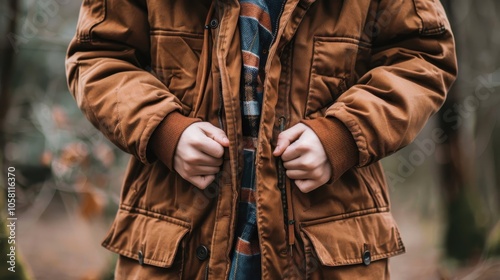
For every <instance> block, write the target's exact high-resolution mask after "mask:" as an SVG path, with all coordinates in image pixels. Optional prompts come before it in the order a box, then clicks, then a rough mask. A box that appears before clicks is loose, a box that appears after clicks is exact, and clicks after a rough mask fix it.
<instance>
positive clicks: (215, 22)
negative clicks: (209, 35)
mask: <svg viewBox="0 0 500 280" xmlns="http://www.w3.org/2000/svg"><path fill="white" fill-rule="evenodd" d="M209 26H210V28H212V29H215V28H217V27H218V26H219V21H218V20H217V19H216V18H214V19H212V20H211V21H210V24H209Z"/></svg>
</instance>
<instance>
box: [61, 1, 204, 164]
mask: <svg viewBox="0 0 500 280" xmlns="http://www.w3.org/2000/svg"><path fill="white" fill-rule="evenodd" d="M149 52H150V38H149V24H148V14H147V7H146V4H145V1H140V0H88V1H83V4H82V7H81V10H80V16H79V20H78V25H77V32H76V35H75V37H74V39H73V40H72V42H71V43H70V46H69V49H68V53H67V60H66V72H67V79H68V84H69V89H70V91H71V93H72V95H73V96H74V98H75V100H76V102H77V104H78V107H79V108H80V109H81V110H82V111H83V113H84V114H85V116H86V117H87V118H88V119H89V120H90V122H91V123H92V124H93V125H94V126H95V127H96V128H98V129H99V130H100V131H101V132H102V133H103V134H104V135H105V136H106V137H107V138H108V139H109V140H111V141H112V142H113V143H114V144H115V145H116V146H118V147H119V148H120V149H122V150H124V151H126V152H128V153H130V154H132V155H133V156H135V157H136V158H137V159H139V160H140V161H141V162H143V163H145V164H147V163H151V162H152V161H154V160H155V159H156V158H157V157H156V156H159V157H160V159H161V160H162V161H163V162H164V163H165V164H166V165H167V166H168V167H169V168H172V157H173V154H174V150H175V146H176V144H177V141H178V139H179V137H180V135H181V133H182V132H183V130H184V129H185V128H186V127H187V126H188V125H190V124H191V123H193V122H194V121H196V120H195V119H191V118H187V117H184V116H183V115H182V114H181V113H179V112H180V111H181V109H182V104H181V102H180V100H179V99H178V98H176V97H175V96H174V95H173V94H172V93H171V92H169V90H168V88H167V87H166V86H165V85H164V84H163V83H162V82H161V81H160V80H158V79H157V78H156V76H154V75H153V74H152V73H151V72H149V71H147V70H146V69H148V67H149V64H150V53H149ZM167 115H168V118H166V116H167ZM157 128H160V130H161V131H156V129H157ZM155 131H156V133H155ZM155 137H156V138H157V139H154V138H155ZM150 140H151V141H150ZM153 140H154V141H153ZM150 142H152V143H153V142H154V143H155V144H156V145H155V147H150V148H148V146H152V145H150V144H149V143H150ZM153 151H154V152H153Z"/></svg>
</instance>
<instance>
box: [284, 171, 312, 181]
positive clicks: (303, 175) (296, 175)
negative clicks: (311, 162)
mask: <svg viewBox="0 0 500 280" xmlns="http://www.w3.org/2000/svg"><path fill="white" fill-rule="evenodd" d="M286 176H288V178H290V179H292V180H306V179H312V178H311V175H310V172H308V171H305V170H297V169H294V170H287V171H286Z"/></svg>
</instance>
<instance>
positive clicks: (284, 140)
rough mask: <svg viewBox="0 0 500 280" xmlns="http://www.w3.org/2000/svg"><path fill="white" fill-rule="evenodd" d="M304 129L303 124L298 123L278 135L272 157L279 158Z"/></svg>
mask: <svg viewBox="0 0 500 280" xmlns="http://www.w3.org/2000/svg"><path fill="white" fill-rule="evenodd" d="M305 128H306V126H305V125H304V124H302V123H299V124H296V125H294V126H292V127H291V128H289V129H287V130H285V131H283V132H281V133H280V135H278V142H277V143H276V148H275V149H274V151H273V155H274V156H276V157H278V156H281V154H283V152H284V151H285V150H286V148H287V147H288V146H289V145H290V143H293V142H294V141H295V140H297V139H298V138H299V137H300V135H302V133H303V132H304V130H305Z"/></svg>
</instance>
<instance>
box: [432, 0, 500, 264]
mask: <svg viewBox="0 0 500 280" xmlns="http://www.w3.org/2000/svg"><path fill="white" fill-rule="evenodd" d="M441 2H442V3H443V5H444V6H445V9H446V10H447V12H448V17H449V19H450V22H451V24H452V27H454V31H455V38H456V41H457V53H458V61H459V69H460V71H459V72H460V75H459V78H458V80H457V82H456V84H455V86H454V87H453V88H452V90H451V91H450V93H449V95H448V98H447V100H446V102H445V104H444V105H443V108H442V109H441V110H440V111H439V126H440V128H441V129H442V130H443V131H444V132H445V135H447V139H446V142H444V143H443V144H442V145H441V146H440V153H441V158H442V161H441V162H440V164H441V165H440V170H441V182H442V184H441V185H442V188H443V193H444V199H445V204H444V205H445V207H446V214H447V229H446V232H445V236H444V246H445V251H446V253H447V255H448V256H449V257H451V258H454V259H457V260H460V261H470V260H477V259H478V258H480V257H481V256H482V255H483V253H484V252H485V251H488V248H487V247H486V246H495V245H491V244H489V245H487V244H486V239H487V235H488V230H490V231H491V232H492V234H493V235H494V236H496V237H498V234H499V233H496V234H495V233H494V232H495V230H494V229H495V221H497V220H498V207H499V201H500V200H498V199H497V200H495V199H493V200H491V198H492V197H493V198H499V196H498V193H499V190H498V184H496V183H495V180H496V178H495V177H496V175H495V173H494V172H492V173H493V174H485V172H484V170H489V169H491V168H493V170H495V169H496V170H498V164H499V163H498V162H496V165H497V167H495V160H494V159H495V153H494V150H498V149H499V148H500V147H499V146H498V141H497V142H494V141H491V136H492V134H493V133H492V132H493V131H495V123H496V118H497V117H496V114H495V113H494V112H496V111H497V109H493V110H491V109H492V108H491V107H489V106H490V104H494V102H495V100H494V98H493V97H492V96H493V95H492V93H493V92H494V87H495V86H497V87H498V85H495V84H494V83H492V81H491V77H490V75H489V74H487V72H488V70H489V71H491V72H494V71H496V70H497V69H495V68H496V67H497V65H498V59H497V56H496V52H495V50H496V48H495V47H493V50H488V49H487V48H486V49H485V46H495V45H496V46H498V42H496V44H495V42H494V40H495V36H494V33H491V34H490V33H488V32H489V31H485V32H483V31H481V32H477V30H478V28H481V27H479V26H482V25H483V23H484V26H489V25H491V24H492V23H495V22H498V20H497V18H498V17H497V16H496V14H495V10H496V11H498V10H499V9H498V8H497V4H495V1H484V2H482V3H481V4H480V5H474V3H473V1H470V0H461V1H458V2H457V1H451V0H442V1H441ZM488 10H489V11H490V12H487V13H485V12H484V11H488ZM482 29H484V27H482ZM491 30H495V29H494V28H492V29H491ZM482 57H483V58H485V57H487V59H485V60H483V59H481V58H482ZM491 72H490V73H491ZM475 77H477V78H475ZM499 85H500V84H499ZM491 121H492V122H493V124H491ZM495 143H497V144H495ZM495 146H496V148H495ZM485 151H487V152H485ZM484 154H486V155H487V156H488V157H487V158H486V159H485V160H481V159H482V158H481V157H484V156H483V155H484ZM490 173H491V172H490ZM485 178H488V179H486V180H485ZM495 209H496V210H495ZM496 228H498V229H497V230H496V231H499V230H500V226H498V225H497V226H496ZM490 239H492V240H495V238H490ZM490 243H492V244H493V243H494V242H490ZM496 246H498V245H496Z"/></svg>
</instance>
